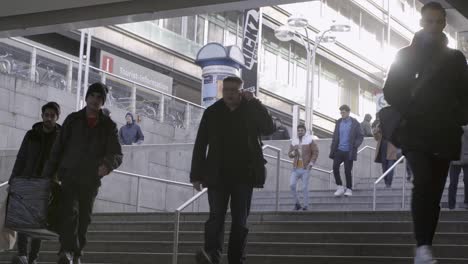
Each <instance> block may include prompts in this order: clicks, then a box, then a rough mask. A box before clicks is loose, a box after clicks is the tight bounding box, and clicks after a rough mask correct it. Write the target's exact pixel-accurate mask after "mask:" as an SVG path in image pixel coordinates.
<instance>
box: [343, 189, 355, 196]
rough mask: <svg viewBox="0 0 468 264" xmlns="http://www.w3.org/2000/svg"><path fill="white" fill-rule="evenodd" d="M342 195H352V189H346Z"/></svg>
mask: <svg viewBox="0 0 468 264" xmlns="http://www.w3.org/2000/svg"><path fill="white" fill-rule="evenodd" d="M344 195H345V196H353V190H351V189H346V191H345V193H344Z"/></svg>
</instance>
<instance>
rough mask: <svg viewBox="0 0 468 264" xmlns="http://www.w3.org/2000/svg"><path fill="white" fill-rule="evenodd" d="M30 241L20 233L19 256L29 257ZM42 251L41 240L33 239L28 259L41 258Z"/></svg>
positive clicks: (18, 240) (18, 241)
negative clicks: (40, 252)
mask: <svg viewBox="0 0 468 264" xmlns="http://www.w3.org/2000/svg"><path fill="white" fill-rule="evenodd" d="M28 240H29V237H28V236H27V235H26V234H24V233H18V239H17V243H18V244H17V246H18V256H28ZM40 249H41V240H40V239H37V238H31V248H30V250H29V257H28V259H29V260H30V261H31V260H35V259H37V257H38V256H39V250H40Z"/></svg>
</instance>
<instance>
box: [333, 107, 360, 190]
mask: <svg viewBox="0 0 468 264" xmlns="http://www.w3.org/2000/svg"><path fill="white" fill-rule="evenodd" d="M350 112H351V108H349V106H347V105H342V106H341V107H340V113H341V118H340V119H338V121H336V125H335V131H334V132H333V140H332V144H331V147H330V158H331V159H333V175H334V176H335V182H336V185H337V186H338V187H337V189H336V192H335V194H334V195H335V196H342V195H343V194H344V195H345V196H351V195H353V190H352V189H353V175H352V174H351V173H352V170H353V163H354V161H355V160H357V151H358V148H359V146H360V145H361V144H362V141H363V140H364V136H363V135H362V129H361V126H360V124H359V122H358V121H357V120H356V119H354V118H352V117H350V116H349V114H350ZM341 163H344V169H345V176H346V187H344V186H343V183H342V181H341V176H340V166H341Z"/></svg>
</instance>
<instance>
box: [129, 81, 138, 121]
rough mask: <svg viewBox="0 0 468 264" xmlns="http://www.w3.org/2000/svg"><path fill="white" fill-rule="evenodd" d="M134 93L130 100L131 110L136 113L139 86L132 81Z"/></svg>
mask: <svg viewBox="0 0 468 264" xmlns="http://www.w3.org/2000/svg"><path fill="white" fill-rule="evenodd" d="M132 84H133V86H132V95H131V101H130V112H131V113H132V114H133V115H135V113H136V94H137V88H136V85H135V84H134V83H132Z"/></svg>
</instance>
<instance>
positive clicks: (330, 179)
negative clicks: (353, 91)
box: [328, 171, 333, 190]
mask: <svg viewBox="0 0 468 264" xmlns="http://www.w3.org/2000/svg"><path fill="white" fill-rule="evenodd" d="M332 173H333V171H330V172H329V173H328V189H330V190H332Z"/></svg>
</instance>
